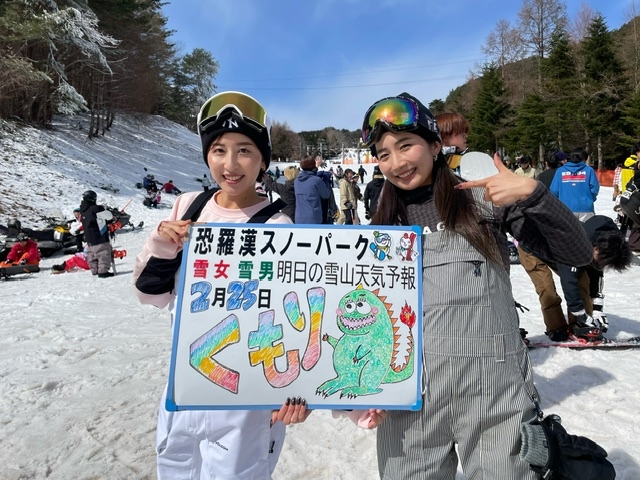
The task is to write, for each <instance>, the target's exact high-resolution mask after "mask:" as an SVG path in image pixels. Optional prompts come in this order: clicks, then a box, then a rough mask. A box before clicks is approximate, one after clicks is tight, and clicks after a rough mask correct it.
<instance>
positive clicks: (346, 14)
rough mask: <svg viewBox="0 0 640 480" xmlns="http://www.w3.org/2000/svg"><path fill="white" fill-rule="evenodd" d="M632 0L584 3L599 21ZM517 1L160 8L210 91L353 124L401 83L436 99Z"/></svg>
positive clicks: (616, 20) (303, 118)
mask: <svg viewBox="0 0 640 480" xmlns="http://www.w3.org/2000/svg"><path fill="white" fill-rule="evenodd" d="M633 1H634V0H567V1H566V5H567V13H568V15H569V17H570V19H572V18H573V17H574V16H575V15H576V12H577V11H578V10H579V8H580V5H581V3H585V4H586V5H588V6H589V7H590V8H591V9H592V10H594V11H598V12H600V13H602V15H603V16H604V17H605V20H606V22H607V25H608V27H609V29H617V28H619V27H620V26H621V25H622V24H623V23H624V22H625V21H626V19H628V18H629V10H630V7H631V5H632V4H633ZM521 5H522V2H521V1H518V0H447V1H437V0H367V1H365V0H231V1H230V0H173V1H169V2H167V5H165V6H164V7H163V12H164V14H165V15H166V16H167V18H168V27H169V28H170V29H173V30H175V34H174V36H173V37H171V41H173V42H175V43H176V44H177V46H178V48H179V49H180V52H181V53H183V54H184V53H189V52H190V51H192V50H193V49H194V48H204V49H206V50H208V51H209V52H211V54H212V55H213V56H214V58H215V59H216V60H217V61H218V62H219V64H220V71H219V73H218V76H217V78H216V80H215V83H216V85H217V86H218V91H224V90H240V91H243V92H246V93H248V94H250V95H252V96H254V97H255V98H257V99H258V100H259V101H260V102H261V103H262V104H263V105H264V106H265V108H266V109H267V112H268V113H269V114H270V116H271V117H272V119H273V120H276V121H279V122H287V123H288V124H289V126H290V127H291V128H292V129H293V130H294V131H296V132H299V131H302V130H319V129H322V128H324V127H328V126H333V127H336V128H347V129H350V130H355V129H358V128H360V126H361V122H362V117H363V115H364V113H365V111H366V110H367V108H368V107H369V105H370V104H371V103H373V102H374V101H376V100H378V99H380V98H383V97H386V96H391V95H396V94H398V93H400V92H403V91H408V92H409V93H411V94H413V95H415V96H416V97H418V98H419V99H420V100H422V101H423V103H425V104H428V103H429V102H431V101H432V100H433V99H436V98H440V99H443V100H444V99H445V98H446V97H447V95H448V94H449V92H450V91H451V90H453V89H455V88H456V87H457V86H459V85H461V84H463V83H464V82H465V81H466V79H467V78H468V77H469V75H470V73H472V72H476V71H477V70H478V68H479V66H480V65H482V63H483V60H484V56H483V54H482V49H481V47H482V45H483V44H484V43H485V40H486V38H487V35H488V34H489V33H490V32H491V30H492V29H493V28H494V27H495V25H496V24H497V22H498V21H499V20H501V19H504V20H507V21H509V22H510V23H511V24H512V25H513V26H515V25H516V23H517V18H518V17H517V15H518V11H519V10H520V8H521Z"/></svg>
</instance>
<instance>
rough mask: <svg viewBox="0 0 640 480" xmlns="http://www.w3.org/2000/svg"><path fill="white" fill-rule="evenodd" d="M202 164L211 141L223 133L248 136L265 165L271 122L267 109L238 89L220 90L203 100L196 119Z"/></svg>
mask: <svg viewBox="0 0 640 480" xmlns="http://www.w3.org/2000/svg"><path fill="white" fill-rule="evenodd" d="M197 123H198V133H199V134H200V140H201V141H202V155H203V157H204V163H205V164H207V166H208V165H209V162H208V159H207V154H208V152H209V147H210V146H211V143H213V141H214V140H215V139H216V138H218V137H219V136H220V135H223V134H225V133H241V134H243V135H246V136H247V137H249V138H250V139H251V140H252V141H253V142H254V143H255V144H256V146H257V147H258V150H260V153H262V159H263V161H264V163H265V166H266V167H269V161H270V160H271V136H270V130H271V124H270V122H269V118H268V116H267V111H266V110H265V109H264V107H263V106H262V105H260V103H259V102H258V101H257V100H256V99H255V98H253V97H250V96H249V95H247V94H245V93H241V92H222V93H218V94H217V95H214V96H213V97H211V98H210V99H209V100H207V101H206V102H205V103H204V105H202V108H200V112H199V113H198V118H197Z"/></svg>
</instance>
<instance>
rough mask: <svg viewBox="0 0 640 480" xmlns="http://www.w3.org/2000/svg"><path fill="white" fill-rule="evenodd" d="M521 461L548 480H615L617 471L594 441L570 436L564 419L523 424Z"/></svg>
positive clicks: (549, 419)
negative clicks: (561, 420)
mask: <svg viewBox="0 0 640 480" xmlns="http://www.w3.org/2000/svg"><path fill="white" fill-rule="evenodd" d="M521 433H522V448H521V450H520V457H521V458H522V459H523V460H525V461H527V462H528V463H529V464H530V465H531V469H532V470H534V471H535V472H537V473H539V474H540V475H542V476H545V475H547V476H546V477H545V478H550V479H557V480H613V479H614V478H615V477H616V472H615V469H614V468H613V465H612V464H611V462H609V461H608V460H607V459H606V457H607V452H606V451H605V450H604V449H603V448H602V447H601V446H600V445H598V444H597V443H595V442H594V441H593V440H590V439H589V438H586V437H580V436H577V435H569V434H568V433H567V431H566V430H565V429H564V427H563V426H562V425H561V424H560V417H558V416H557V415H549V416H547V417H546V418H545V419H544V420H542V421H539V420H534V421H532V422H531V423H527V424H522V426H521Z"/></svg>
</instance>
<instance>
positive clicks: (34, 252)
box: [0, 233, 40, 268]
mask: <svg viewBox="0 0 640 480" xmlns="http://www.w3.org/2000/svg"><path fill="white" fill-rule="evenodd" d="M16 239H17V240H18V241H17V242H16V243H15V245H13V247H11V251H10V252H9V254H8V255H7V259H6V261H4V262H2V263H0V267H3V268H5V267H12V266H15V265H40V252H39V251H38V244H37V243H36V242H34V241H33V240H31V239H30V238H29V236H28V235H27V234H26V233H19V234H18V235H17V236H16Z"/></svg>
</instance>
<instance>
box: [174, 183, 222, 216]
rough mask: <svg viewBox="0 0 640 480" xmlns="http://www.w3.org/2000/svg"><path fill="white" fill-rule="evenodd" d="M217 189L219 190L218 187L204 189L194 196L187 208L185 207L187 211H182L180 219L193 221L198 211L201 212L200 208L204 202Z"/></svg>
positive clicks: (198, 213) (198, 214)
mask: <svg viewBox="0 0 640 480" xmlns="http://www.w3.org/2000/svg"><path fill="white" fill-rule="evenodd" d="M218 190H219V189H218V188H212V189H210V190H206V191H204V192H202V193H201V194H200V195H198V196H197V197H196V198H194V199H193V202H191V205H189V208H188V209H187V211H186V212H184V215H182V218H181V220H193V221H195V220H197V219H198V217H199V216H200V212H202V209H203V208H204V205H205V203H207V201H208V200H209V199H210V198H211V197H212V196H213V194H214V193H216V192H217V191H218Z"/></svg>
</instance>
